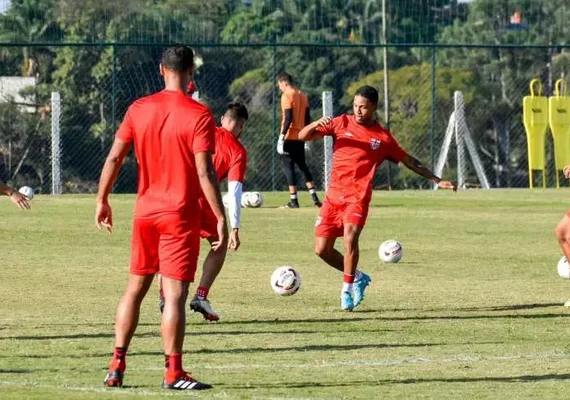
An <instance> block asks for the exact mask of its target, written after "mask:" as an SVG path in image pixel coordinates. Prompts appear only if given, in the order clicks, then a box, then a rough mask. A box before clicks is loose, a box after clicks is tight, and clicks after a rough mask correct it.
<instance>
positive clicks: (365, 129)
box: [316, 114, 406, 203]
mask: <svg viewBox="0 0 570 400" xmlns="http://www.w3.org/2000/svg"><path fill="white" fill-rule="evenodd" d="M316 131H317V132H318V133H320V134H323V135H330V136H332V137H333V141H334V142H333V143H334V145H333V160H332V172H331V180H330V184H329V187H328V189H327V197H330V198H331V200H334V201H336V202H347V203H357V202H361V201H366V202H369V201H370V198H371V197H372V179H373V178H374V172H375V171H376V168H377V167H378V166H379V165H380V164H382V162H383V161H384V160H389V161H392V162H394V163H399V162H401V161H402V160H403V159H404V157H405V156H406V152H405V151H404V150H403V149H402V148H401V147H400V145H399V144H398V142H397V141H396V139H395V138H394V137H393V136H392V135H391V134H390V132H389V131H388V130H386V129H384V128H382V126H381V125H380V124H379V123H377V122H375V123H374V125H372V126H365V125H361V124H358V123H357V122H356V119H355V117H354V115H346V114H343V115H341V116H339V117H336V118H333V119H332V121H331V122H330V123H329V124H328V125H327V126H325V127H319V128H317V129H316Z"/></svg>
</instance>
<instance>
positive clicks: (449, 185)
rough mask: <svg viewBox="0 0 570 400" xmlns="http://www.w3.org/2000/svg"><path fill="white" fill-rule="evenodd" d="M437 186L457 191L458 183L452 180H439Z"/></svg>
mask: <svg viewBox="0 0 570 400" xmlns="http://www.w3.org/2000/svg"><path fill="white" fill-rule="evenodd" d="M437 187H438V188H440V189H451V190H453V191H454V192H457V185H456V184H455V183H454V182H450V181H439V183H438V184H437Z"/></svg>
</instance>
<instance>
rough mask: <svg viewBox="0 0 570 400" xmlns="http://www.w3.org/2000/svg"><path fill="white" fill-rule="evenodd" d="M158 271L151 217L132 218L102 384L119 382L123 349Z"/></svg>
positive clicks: (130, 336) (121, 373) (124, 363)
mask: <svg viewBox="0 0 570 400" xmlns="http://www.w3.org/2000/svg"><path fill="white" fill-rule="evenodd" d="M157 271H158V234H157V232H156V230H155V227H154V225H153V222H152V221H147V220H135V221H134V223H133V236H132V242H131V266H130V275H129V281H128V284H127V288H126V290H125V293H124V294H123V296H122V297H121V300H120V302H119V306H118V307H117V314H116V318H115V350H114V352H113V358H112V359H111V362H110V364H109V371H108V373H107V376H106V377H105V381H104V385H105V386H122V385H123V375H124V372H125V369H126V356H127V349H128V347H129V344H130V342H131V339H132V337H133V334H134V332H135V330H136V327H137V324H138V320H139V314H140V307H141V302H142V300H143V298H144V297H145V295H146V293H147V292H148V289H149V288H150V286H151V285H152V280H153V278H154V275H155V273H156V272H157Z"/></svg>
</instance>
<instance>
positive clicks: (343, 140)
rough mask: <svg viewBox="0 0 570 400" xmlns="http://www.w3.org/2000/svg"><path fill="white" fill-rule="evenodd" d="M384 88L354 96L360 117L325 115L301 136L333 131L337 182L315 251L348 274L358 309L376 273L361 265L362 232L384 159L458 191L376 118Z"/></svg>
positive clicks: (349, 300)
mask: <svg viewBox="0 0 570 400" xmlns="http://www.w3.org/2000/svg"><path fill="white" fill-rule="evenodd" d="M377 107H378V91H376V89H374V88H373V87H371V86H363V87H361V88H360V89H358V90H357V91H356V94H355V96H354V103H353V110H354V115H346V114H343V115H341V116H339V117H336V118H332V119H331V118H329V117H325V118H321V119H320V120H318V121H316V122H313V123H311V124H310V125H308V126H306V127H305V128H304V129H303V130H302V131H301V132H300V133H299V139H301V140H315V139H317V138H319V137H322V136H324V135H330V136H332V137H333V140H334V149H333V161H332V173H331V181H330V184H329V187H328V189H327V194H326V197H325V201H324V204H323V207H322V208H321V214H320V217H319V218H318V220H317V224H316V229H315V252H316V253H317V255H318V256H319V257H320V258H322V259H323V261H325V262H326V263H327V264H329V265H330V266H331V267H333V268H335V269H337V270H339V271H341V272H343V273H344V277H343V282H344V284H343V287H342V291H341V296H340V299H341V308H342V309H343V310H348V311H352V309H353V308H354V307H356V306H358V305H359V304H360V302H361V301H362V299H363V298H364V291H365V289H366V287H367V286H368V285H369V284H370V281H371V279H370V276H368V275H367V274H365V273H363V272H361V271H359V270H358V269H357V265H358V257H359V247H358V241H359V238H360V233H361V232H362V229H363V228H364V224H365V223H366V217H367V216H368V208H369V204H370V200H371V198H372V179H373V177H374V173H375V171H376V168H377V167H378V166H379V165H380V164H382V162H383V161H384V160H389V161H391V162H394V163H400V162H401V163H403V164H404V165H405V166H406V167H408V168H409V169H411V170H412V171H413V172H415V173H416V174H418V175H421V176H423V177H425V178H427V179H430V180H432V181H433V182H434V183H436V184H437V185H438V186H439V187H440V188H445V189H453V190H454V191H455V190H456V186H455V184H453V183H451V182H448V181H442V180H441V179H440V178H438V177H437V176H435V175H434V174H433V173H432V172H431V171H430V170H429V169H427V168H426V167H425V166H424V165H422V163H421V162H420V161H418V160H416V159H415V158H414V157H412V156H410V155H409V154H407V153H406V152H405V151H404V150H403V149H402V148H401V147H400V146H399V145H398V142H397V141H396V139H394V137H393V136H392V135H391V134H390V132H389V131H388V130H386V129H384V128H383V127H382V126H381V125H380V124H379V123H378V122H376V120H375V119H374V114H375V112H376V109H377ZM338 237H344V256H343V255H342V254H341V253H340V252H339V251H338V250H335V248H334V244H335V241H336V239H337V238H338Z"/></svg>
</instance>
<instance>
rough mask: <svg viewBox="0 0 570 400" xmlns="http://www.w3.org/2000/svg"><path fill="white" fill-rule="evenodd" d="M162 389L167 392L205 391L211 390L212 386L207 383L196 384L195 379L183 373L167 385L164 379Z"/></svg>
mask: <svg viewBox="0 0 570 400" xmlns="http://www.w3.org/2000/svg"><path fill="white" fill-rule="evenodd" d="M162 388H163V389H169V390H206V389H212V388H213V386H212V385H209V384H207V383H202V382H198V381H197V380H196V379H194V378H192V377H191V376H189V375H188V374H187V373H186V372H184V373H183V374H181V375H180V376H179V377H178V378H176V379H174V380H173V381H172V382H170V383H167V382H166V379H164V380H163V381H162Z"/></svg>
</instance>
